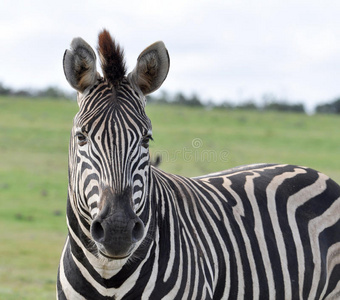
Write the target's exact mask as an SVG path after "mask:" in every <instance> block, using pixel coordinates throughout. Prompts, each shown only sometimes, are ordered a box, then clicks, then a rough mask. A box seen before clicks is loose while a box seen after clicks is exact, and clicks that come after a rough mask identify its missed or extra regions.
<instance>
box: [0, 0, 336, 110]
mask: <svg viewBox="0 0 340 300" xmlns="http://www.w3.org/2000/svg"><path fill="white" fill-rule="evenodd" d="M0 15H1V18H0V82H1V83H2V84H4V85H5V86H8V87H11V88H16V89H19V88H34V89H40V88H44V87H46V86H56V87H59V88H61V89H64V90H65V91H67V92H69V91H71V88H70V87H69V85H68V83H67V81H66V80H65V77H64V73H63V68H62V57H63V54H64V51H65V49H67V48H68V47H69V45H70V43H71V40H72V39H73V38H74V37H78V36H80V37H82V38H83V39H84V40H86V41H87V42H88V43H89V44H90V45H91V46H92V47H93V48H94V49H96V47H97V38H98V33H99V31H100V30H102V29H103V28H106V29H108V30H109V31H110V33H111V35H112V36H114V37H115V38H116V40H117V41H118V42H119V43H120V45H121V46H122V47H123V48H124V50H125V55H126V62H127V66H128V70H129V71H131V70H132V69H133V68H134V66H135V63H136V59H137V57H138V55H139V53H140V52H141V51H142V50H143V49H145V48H146V47H147V46H148V45H150V44H152V43H153V42H155V41H158V40H162V41H163V42H164V43H165V45H166V47H167V49H168V51H169V54H170V60H171V64H170V72H169V75H168V78H167V79H166V81H165V82H164V83H163V86H162V87H161V88H160V91H158V92H157V93H160V92H162V91H166V92H170V93H176V92H183V93H184V94H185V95H188V96H189V95H192V94H196V95H197V96H198V97H199V98H200V99H203V100H206V101H207V100H212V101H214V102H215V103H220V102H222V101H231V102H234V103H242V102H245V101H247V100H249V99H252V100H255V101H259V102H261V101H262V99H263V98H264V97H267V96H268V95H273V96H275V97H276V98H278V99H287V100H289V102H291V103H297V102H302V103H304V104H305V107H306V108H307V109H308V110H312V109H313V108H314V107H315V105H317V104H320V103H325V102H330V101H333V100H334V99H336V98H338V97H340V76H339V74H340V17H339V16H340V1H338V0H319V1H318V0H308V1H300V0H295V1H292V0H280V1H278V0H257V1H254V0H233V1H231V0H209V1H208V0H205V1H203V0H189V1H186V0H172V1H168V0H163V1H161V0H149V1H146V0H138V1H135V0H133V1H130V0H124V1H115V0H96V1H87V0H82V1H71V0H68V1H66V0H58V1H46V0H31V1H26V0H18V1H12V0H1V3H0Z"/></svg>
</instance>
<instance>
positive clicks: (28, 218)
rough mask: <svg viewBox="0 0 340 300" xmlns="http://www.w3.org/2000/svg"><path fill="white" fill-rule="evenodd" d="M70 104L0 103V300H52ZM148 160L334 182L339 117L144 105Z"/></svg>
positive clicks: (177, 169) (184, 169) (175, 167)
mask: <svg viewBox="0 0 340 300" xmlns="http://www.w3.org/2000/svg"><path fill="white" fill-rule="evenodd" d="M76 112H77V104H76V103H75V102H68V101H52V100H49V99H43V100H37V99H20V98H5V97H2V98H1V97H0V205H1V209H0V228H1V229H2V230H1V231H0V239H1V242H0V299H6V300H10V299H35V300H36V299H54V298H55V281H56V274H57V268H58V263H59V257H60V254H61V251H62V247H63V243H64V240H65V237H66V233H67V228H66V222H65V206H66V195H67V152H68V141H69V132H70V129H71V126H72V118H73V116H74V114H75V113H76ZM147 114H148V115H149V117H150V119H151V120H152V124H153V136H154V139H155V141H154V142H153V143H152V144H151V147H150V151H151V153H152V157H155V156H156V155H161V157H162V163H161V166H160V167H161V168H162V169H164V170H166V171H169V172H172V173H177V174H182V175H186V176H196V175H202V174H205V173H208V172H213V171H218V170H222V169H227V168H231V167H233V166H236V165H243V164H249V163H255V162H278V163H293V164H298V165H307V166H310V167H313V168H315V169H318V170H320V171H322V172H324V173H326V174H328V175H330V176H332V177H333V178H334V179H335V180H336V181H337V182H340V159H339V154H340V136H339V131H338V128H340V117H339V116H330V115H316V116H307V115H301V114H286V113H284V114H279V113H274V112H272V113H267V112H266V113H261V112H247V111H226V110H205V109H202V108H187V107H174V106H166V105H149V106H147Z"/></svg>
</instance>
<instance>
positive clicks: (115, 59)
mask: <svg viewBox="0 0 340 300" xmlns="http://www.w3.org/2000/svg"><path fill="white" fill-rule="evenodd" d="M98 53H99V57H100V62H101V67H102V70H103V75H104V77H105V78H106V79H107V80H108V81H109V82H110V83H111V84H113V85H114V86H118V84H119V83H120V82H121V80H122V79H123V78H124V76H125V73H126V66H125V60H124V51H123V49H121V47H120V46H119V44H118V43H116V41H115V40H114V39H113V38H112V37H111V35H110V33H109V32H108V31H107V30H105V29H104V30H103V31H102V32H101V33H100V34H99V36H98Z"/></svg>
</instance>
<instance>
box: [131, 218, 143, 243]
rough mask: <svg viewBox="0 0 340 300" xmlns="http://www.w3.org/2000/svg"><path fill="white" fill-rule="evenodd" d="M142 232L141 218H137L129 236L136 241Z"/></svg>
mask: <svg viewBox="0 0 340 300" xmlns="http://www.w3.org/2000/svg"><path fill="white" fill-rule="evenodd" d="M143 234H144V224H143V223H142V221H141V220H137V221H136V222H135V224H134V226H133V228H132V231H131V237H132V241H133V242H134V243H136V242H138V241H139V240H140V239H141V238H142V237H143Z"/></svg>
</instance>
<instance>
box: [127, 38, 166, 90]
mask: <svg viewBox="0 0 340 300" xmlns="http://www.w3.org/2000/svg"><path fill="white" fill-rule="evenodd" d="M169 67H170V58H169V54H168V51H167V50H166V48H165V45H164V43H163V42H156V43H154V44H152V45H151V46H149V47H148V48H146V49H145V50H144V51H143V52H142V53H141V54H140V55H139V56H138V59H137V65H136V67H135V68H134V70H133V71H132V72H131V73H130V74H129V75H128V77H129V79H130V80H131V81H132V82H133V83H134V84H136V85H137V86H138V87H139V88H140V90H141V91H142V92H143V94H144V95H148V94H150V93H152V92H154V91H155V90H157V89H158V88H159V87H160V86H161V85H162V83H163V81H164V80H165V78H166V77H167V75H168V72H169Z"/></svg>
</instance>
